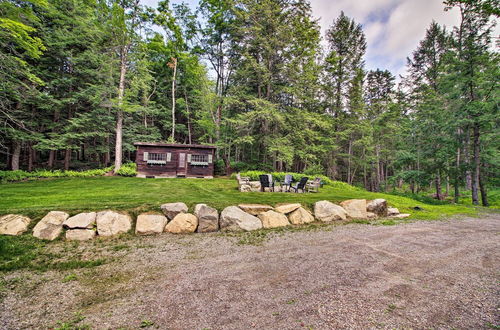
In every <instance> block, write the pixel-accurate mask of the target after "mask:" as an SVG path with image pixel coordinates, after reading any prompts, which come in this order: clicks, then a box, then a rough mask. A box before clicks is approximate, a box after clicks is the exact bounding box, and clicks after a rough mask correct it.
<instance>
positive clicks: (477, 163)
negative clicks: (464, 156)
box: [472, 123, 481, 205]
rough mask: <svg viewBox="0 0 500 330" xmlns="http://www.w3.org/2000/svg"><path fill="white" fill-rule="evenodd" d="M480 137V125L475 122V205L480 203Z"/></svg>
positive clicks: (473, 189)
mask: <svg viewBox="0 0 500 330" xmlns="http://www.w3.org/2000/svg"><path fill="white" fill-rule="evenodd" d="M479 138H480V133H479V125H478V124H477V123H476V124H474V129H473V141H472V144H473V153H474V159H473V165H474V175H473V177H472V204H474V205H479V194H478V192H479V177H480V171H481V159H480V155H479V152H480V151H479V143H480V142H479Z"/></svg>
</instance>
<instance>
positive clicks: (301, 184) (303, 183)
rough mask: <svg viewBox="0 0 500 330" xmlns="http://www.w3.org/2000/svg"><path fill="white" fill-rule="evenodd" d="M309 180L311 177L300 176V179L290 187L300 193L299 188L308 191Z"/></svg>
mask: <svg viewBox="0 0 500 330" xmlns="http://www.w3.org/2000/svg"><path fill="white" fill-rule="evenodd" d="M307 180H309V178H308V177H307V176H304V177H302V178H300V181H299V182H298V183H297V184H296V185H295V186H290V188H292V189H293V190H294V191H295V192H296V193H298V192H299V190H302V192H306V190H305V188H306V184H307Z"/></svg>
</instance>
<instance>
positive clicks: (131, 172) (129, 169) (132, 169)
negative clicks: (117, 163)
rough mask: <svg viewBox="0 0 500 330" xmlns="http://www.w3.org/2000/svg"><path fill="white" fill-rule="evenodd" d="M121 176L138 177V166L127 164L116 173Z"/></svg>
mask: <svg viewBox="0 0 500 330" xmlns="http://www.w3.org/2000/svg"><path fill="white" fill-rule="evenodd" d="M116 174H118V175H120V176H136V175H137V164H136V163H126V164H123V165H122V167H120V169H119V170H118V172H116Z"/></svg>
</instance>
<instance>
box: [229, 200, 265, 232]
mask: <svg viewBox="0 0 500 330" xmlns="http://www.w3.org/2000/svg"><path fill="white" fill-rule="evenodd" d="M220 228H221V230H222V231H242V230H245V231H250V230H257V229H261V228H262V222H261V221H260V219H259V218H257V217H255V216H253V215H251V214H248V213H246V212H245V211H243V210H242V209H240V208H239V207H237V206H228V207H226V208H225V209H224V210H223V211H222V213H221V216H220Z"/></svg>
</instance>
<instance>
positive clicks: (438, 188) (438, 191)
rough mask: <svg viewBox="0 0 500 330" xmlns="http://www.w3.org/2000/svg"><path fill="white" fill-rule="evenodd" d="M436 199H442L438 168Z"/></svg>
mask: <svg viewBox="0 0 500 330" xmlns="http://www.w3.org/2000/svg"><path fill="white" fill-rule="evenodd" d="M436 199H437V200H439V201H440V200H442V194H441V172H440V171H439V170H438V171H437V173H436Z"/></svg>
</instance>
